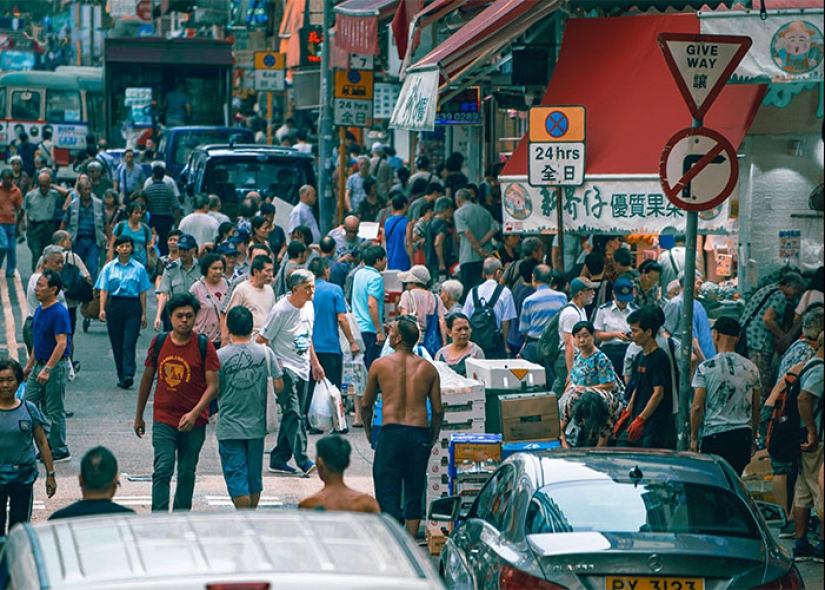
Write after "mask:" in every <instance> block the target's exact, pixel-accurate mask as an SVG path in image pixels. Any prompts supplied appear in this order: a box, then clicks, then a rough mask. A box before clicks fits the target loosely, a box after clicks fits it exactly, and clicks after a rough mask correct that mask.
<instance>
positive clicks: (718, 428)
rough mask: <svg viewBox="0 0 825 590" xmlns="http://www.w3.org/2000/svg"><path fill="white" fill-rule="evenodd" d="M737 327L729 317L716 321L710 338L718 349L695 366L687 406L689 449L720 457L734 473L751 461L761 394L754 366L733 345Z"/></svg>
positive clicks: (738, 329)
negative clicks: (690, 404) (689, 404)
mask: <svg viewBox="0 0 825 590" xmlns="http://www.w3.org/2000/svg"><path fill="white" fill-rule="evenodd" d="M740 330H741V326H740V325H739V322H737V321H736V320H735V319H733V318H730V317H725V316H722V317H721V318H719V319H718V320H716V323H715V324H714V325H713V331H712V338H713V344H714V345H715V346H716V350H717V351H718V353H717V355H716V356H715V357H714V358H712V359H709V360H706V361H704V362H703V363H701V364H700V365H699V366H698V367H697V368H696V373H695V375H694V376H693V383H692V384H691V385H692V386H693V388H694V393H693V406H692V407H691V410H690V450H691V451H694V452H696V451H700V450H701V452H702V453H705V454H711V453H712V454H714V455H719V456H720V457H723V458H724V459H725V460H726V461H727V462H728V463H730V465H731V467H733V469H734V471H736V473H737V475H740V474H741V473H742V470H743V469H745V465H747V464H748V463H749V462H750V460H751V448H752V443H753V440H754V434H755V431H756V427H757V424H758V419H759V402H760V399H761V397H760V393H759V385H760V381H759V371H758V370H757V368H756V365H754V364H753V363H752V362H751V361H749V360H748V359H746V358H745V357H743V356H740V355H738V354H736V351H735V350H734V347H735V346H736V341H737V340H738V339H739V332H740ZM700 427H701V430H702V439H701V444H700V441H699V429H700Z"/></svg>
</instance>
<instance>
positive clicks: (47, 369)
mask: <svg viewBox="0 0 825 590" xmlns="http://www.w3.org/2000/svg"><path fill="white" fill-rule="evenodd" d="M43 370H44V371H46V372H47V373H51V372H52V368H51V367H50V366H49V365H44V366H43Z"/></svg>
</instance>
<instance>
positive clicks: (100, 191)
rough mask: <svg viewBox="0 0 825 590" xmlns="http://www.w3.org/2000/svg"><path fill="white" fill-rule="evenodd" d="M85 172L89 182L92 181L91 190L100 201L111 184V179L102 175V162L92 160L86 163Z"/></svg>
mask: <svg viewBox="0 0 825 590" xmlns="http://www.w3.org/2000/svg"><path fill="white" fill-rule="evenodd" d="M86 174H88V175H89V182H91V183H92V192H93V193H94V195H95V196H96V197H97V198H98V199H100V200H101V201H102V200H103V195H105V194H106V191H107V190H109V189H110V188H112V186H113V185H112V181H111V180H109V179H108V178H106V177H105V176H104V175H103V163H102V162H99V161H98V160H92V161H91V162H89V163H88V164H86Z"/></svg>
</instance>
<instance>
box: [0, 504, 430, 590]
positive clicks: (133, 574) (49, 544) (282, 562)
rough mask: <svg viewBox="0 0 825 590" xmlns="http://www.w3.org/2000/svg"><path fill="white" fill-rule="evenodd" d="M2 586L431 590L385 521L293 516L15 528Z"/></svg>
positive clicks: (400, 534) (38, 589)
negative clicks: (5, 577)
mask: <svg viewBox="0 0 825 590" xmlns="http://www.w3.org/2000/svg"><path fill="white" fill-rule="evenodd" d="M0 559H2V562H3V564H4V565H5V568H7V579H6V580H5V584H4V585H2V588H13V589H27V590H28V589H33V590H44V589H46V588H49V589H53V590H64V589H66V590H68V589H77V590H79V589H81V588H82V589H83V590H102V589H104V588H105V589H106V590H148V589H151V590H183V589H185V590H195V589H197V590H275V589H278V590H288V589H295V590H298V589H300V590H312V589H315V588H318V589H320V588H323V589H325V590H328V589H330V588H334V589H335V590H356V589H357V590H371V589H374V590H379V589H380V590H387V589H393V590H395V589H397V590H436V589H442V590H443V588H444V586H443V585H442V583H441V581H440V580H439V579H438V575H437V574H436V572H435V570H434V569H433V567H432V565H431V564H430V561H429V559H428V556H427V555H425V554H424V551H423V549H422V548H420V547H418V546H416V545H415V543H414V542H413V540H412V539H411V538H410V536H409V534H407V533H406V531H404V529H402V528H401V527H400V526H399V525H398V524H397V523H396V522H395V521H393V520H392V519H391V518H389V517H388V516H386V515H378V514H354V513H349V512H316V511H299V510H272V511H266V510H265V511H237V512H231V513H209V512H194V513H191V512H188V513H173V514H139V515H120V514H118V515H106V516H99V517H98V516H95V517H86V518H74V519H66V520H55V521H49V522H45V523H41V524H34V525H32V524H26V525H20V526H17V527H15V528H14V530H12V532H11V533H10V534H9V537H8V540H7V542H6V545H5V547H4V548H3V552H2V554H0Z"/></svg>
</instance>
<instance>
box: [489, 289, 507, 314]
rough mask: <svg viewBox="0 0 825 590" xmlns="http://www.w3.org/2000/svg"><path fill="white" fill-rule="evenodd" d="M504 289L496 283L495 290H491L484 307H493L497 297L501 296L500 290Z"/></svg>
mask: <svg viewBox="0 0 825 590" xmlns="http://www.w3.org/2000/svg"><path fill="white" fill-rule="evenodd" d="M502 291H504V287H503V286H502V285H496V288H495V290H494V291H493V295H492V297H490V301H488V302H487V305H486V307H489V308H490V309H493V308H494V307H495V306H496V303H497V302H498V298H499V297H500V296H501V292H502Z"/></svg>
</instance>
